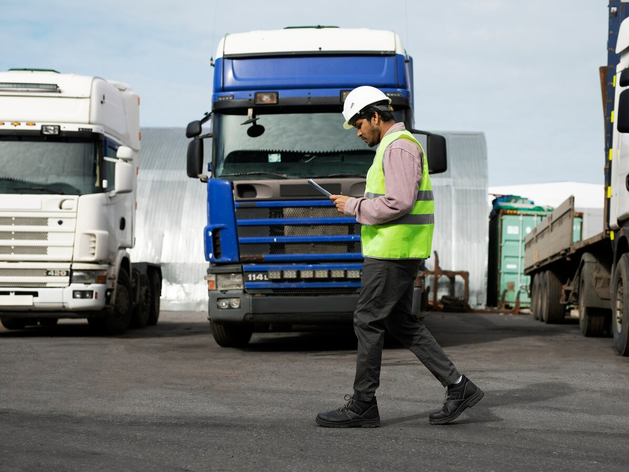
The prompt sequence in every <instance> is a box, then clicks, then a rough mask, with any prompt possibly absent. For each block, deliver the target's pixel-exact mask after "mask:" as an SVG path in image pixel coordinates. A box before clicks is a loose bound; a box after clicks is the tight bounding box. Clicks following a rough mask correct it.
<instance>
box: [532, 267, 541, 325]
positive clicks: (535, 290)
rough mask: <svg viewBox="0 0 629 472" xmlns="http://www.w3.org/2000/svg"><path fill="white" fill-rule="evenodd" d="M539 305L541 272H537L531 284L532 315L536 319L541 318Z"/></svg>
mask: <svg viewBox="0 0 629 472" xmlns="http://www.w3.org/2000/svg"><path fill="white" fill-rule="evenodd" d="M539 307H540V303H539V274H535V275H534V276H533V283H532V284H531V315H533V319H534V320H539Z"/></svg>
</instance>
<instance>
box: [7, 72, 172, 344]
mask: <svg viewBox="0 0 629 472" xmlns="http://www.w3.org/2000/svg"><path fill="white" fill-rule="evenodd" d="M139 151H140V130H139V97H138V96H137V95H136V94H135V93H134V92H133V91H132V90H131V87H130V86H128V85H126V84H123V83H119V82H112V81H107V80H104V79H101V78H98V77H87V76H81V75H74V74H60V73H58V72H56V71H51V70H36V69H21V70H10V71H8V72H2V73H0V317H1V320H2V324H3V325H4V326H5V327H6V328H8V329H21V328H23V327H25V326H27V325H36V324H38V323H39V324H42V325H54V324H55V323H56V322H57V320H58V319H59V318H87V319H88V320H89V321H90V324H92V325H94V326H97V327H99V328H101V329H102V330H103V331H105V332H108V333H112V334H115V333H120V332H122V331H124V330H125V329H126V327H127V326H128V325H129V324H130V323H135V324H138V325H145V324H146V323H147V322H149V321H154V322H157V320H156V316H157V313H155V309H156V308H157V310H158V309H159V308H158V306H159V297H158V298H157V300H155V296H156V295H157V294H156V292H155V291H156V290H159V287H160V285H161V271H160V270H159V267H155V266H152V265H147V266H145V267H144V269H143V270H136V271H134V267H133V266H132V264H131V258H130V255H129V253H128V251H127V249H129V248H132V247H133V245H134V242H135V241H134V239H135V237H134V230H135V211H136V210H135V199H136V174H137V169H138V153H139ZM143 274H144V275H143ZM151 274H152V275H151ZM149 277H152V278H153V284H152V285H153V292H150V289H149V288H148V285H147V283H144V284H143V283H142V282H141V280H140V279H142V280H144V281H145V282H146V280H147V279H148V278H149ZM149 285H150V284H149ZM149 292H150V293H149ZM151 298H152V300H151ZM156 303H157V305H155V304H156ZM151 304H152V305H153V313H152V319H149V318H151V314H150V312H151Z"/></svg>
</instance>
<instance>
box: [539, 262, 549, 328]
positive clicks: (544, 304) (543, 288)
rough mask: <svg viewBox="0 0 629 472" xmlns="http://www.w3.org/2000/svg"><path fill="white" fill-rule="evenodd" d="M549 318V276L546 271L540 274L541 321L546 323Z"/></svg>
mask: <svg viewBox="0 0 629 472" xmlns="http://www.w3.org/2000/svg"><path fill="white" fill-rule="evenodd" d="M547 316H548V275H547V273H546V271H544V272H541V273H540V274H539V318H538V320H539V321H542V322H544V323H546V317H547Z"/></svg>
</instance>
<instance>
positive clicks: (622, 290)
mask: <svg viewBox="0 0 629 472" xmlns="http://www.w3.org/2000/svg"><path fill="white" fill-rule="evenodd" d="M612 287H613V295H612V327H611V329H612V334H613V336H614V345H615V346H616V349H617V350H618V353H619V354H620V355H621V356H628V355H629V255H627V254H623V255H622V256H621V258H620V260H619V261H618V264H616V270H615V272H614V276H613V284H612Z"/></svg>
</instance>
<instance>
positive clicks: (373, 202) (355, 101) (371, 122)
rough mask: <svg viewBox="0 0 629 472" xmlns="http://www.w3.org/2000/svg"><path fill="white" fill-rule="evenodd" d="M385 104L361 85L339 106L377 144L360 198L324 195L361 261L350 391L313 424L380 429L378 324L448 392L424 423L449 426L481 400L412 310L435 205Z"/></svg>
mask: <svg viewBox="0 0 629 472" xmlns="http://www.w3.org/2000/svg"><path fill="white" fill-rule="evenodd" d="M390 103H391V99H390V98H389V97H387V96H386V95H385V94H384V93H382V92H381V91H380V90H378V89H376V88H374V87H368V86H363V87H358V88H356V89H354V90H352V91H351V92H350V93H349V94H348V96H347V98H346V100H345V104H344V106H343V117H344V118H345V123H344V124H343V127H344V128H345V129H351V128H352V127H354V128H356V130H357V133H356V135H357V136H358V137H359V138H360V139H362V140H363V141H365V142H366V143H367V144H368V145H369V146H370V147H373V146H376V145H379V147H378V149H377V151H376V155H375V157H374V160H373V163H372V165H371V168H370V169H369V172H368V173H367V181H366V185H365V196H364V197H363V198H351V197H347V196H343V195H332V196H331V197H330V200H331V201H332V202H333V203H334V204H335V205H336V207H337V209H338V211H339V212H341V213H344V214H346V215H352V216H355V217H356V220H357V221H358V222H359V223H361V225H362V228H361V241H362V248H363V256H364V258H365V260H364V263H363V273H362V278H361V291H360V296H359V299H358V304H357V306H356V311H355V312H354V330H355V332H356V336H357V338H358V353H357V360H356V377H355V380H354V394H353V396H351V397H346V401H347V403H346V404H345V405H344V406H342V407H341V408H338V409H336V410H332V411H328V412H324V413H319V414H318V415H317V418H316V422H317V424H318V425H320V426H324V427H336V428H346V427H377V426H380V415H379V413H378V403H377V401H376V396H375V393H376V390H377V388H378V386H379V384H380V367H381V363H382V347H383V344H384V332H385V327H386V328H388V330H389V331H390V332H391V334H392V335H393V336H395V338H397V339H398V341H399V342H400V343H402V344H403V345H404V346H406V347H407V348H409V349H410V350H411V351H412V352H413V353H414V354H415V355H416V356H417V358H418V359H419V360H420V361H421V362H422V363H423V364H424V365H425V366H426V367H427V368H428V370H430V372H431V373H432V374H433V375H434V376H435V377H436V378H437V380H439V381H440V382H441V384H442V385H443V386H444V387H446V388H447V396H446V401H445V402H444V405H443V408H442V409H441V410H440V411H437V412H435V413H432V414H431V415H430V417H429V420H430V424H445V423H449V422H451V421H453V420H454V419H456V418H457V417H458V416H459V415H460V414H461V413H462V412H463V410H465V409H466V408H469V407H471V406H473V405H475V404H476V403H478V401H480V399H481V398H483V395H484V394H483V391H482V390H481V389H480V388H478V387H477V386H476V385H474V384H473V383H472V382H471V381H470V380H469V379H467V378H466V377H465V376H462V375H461V374H459V372H458V371H457V370H456V368H455V367H454V365H453V364H452V362H451V361H450V360H449V359H448V357H447V356H446V354H445V353H444V352H443V350H442V349H441V347H440V346H439V344H437V342H436V341H435V339H434V338H433V336H432V335H431V334H430V332H428V330H427V329H426V327H425V326H424V324H423V323H422V322H421V321H420V320H419V319H418V318H417V316H416V315H415V314H413V313H412V312H411V306H412V298H413V285H414V280H415V277H416V276H417V271H418V268H419V265H420V263H421V261H422V260H424V259H426V258H427V257H429V256H430V253H431V247H432V234H433V227H434V200H433V193H432V186H431V184H430V177H429V176H428V163H427V162H426V154H425V153H424V151H423V149H422V147H421V145H420V144H419V142H417V140H416V139H415V138H414V137H413V135H412V134H411V133H410V132H408V131H406V129H405V127H404V124H403V123H396V122H395V120H394V119H393V114H392V113H391V110H392V109H391V107H390Z"/></svg>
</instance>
